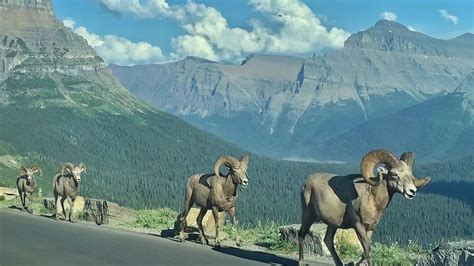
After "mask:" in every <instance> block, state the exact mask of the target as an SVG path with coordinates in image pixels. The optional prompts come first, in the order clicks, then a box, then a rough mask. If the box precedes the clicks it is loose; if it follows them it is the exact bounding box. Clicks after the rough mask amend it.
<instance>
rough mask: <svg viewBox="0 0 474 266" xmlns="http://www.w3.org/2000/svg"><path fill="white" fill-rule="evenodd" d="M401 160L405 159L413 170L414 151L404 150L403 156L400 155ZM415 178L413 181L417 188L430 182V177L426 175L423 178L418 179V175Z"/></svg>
mask: <svg viewBox="0 0 474 266" xmlns="http://www.w3.org/2000/svg"><path fill="white" fill-rule="evenodd" d="M400 160H402V161H404V162H405V163H406V164H407V165H408V166H409V167H410V169H412V170H413V164H414V163H415V153H413V152H404V153H403V154H402V156H400ZM412 179H413V183H414V184H415V187H416V188H420V187H422V186H424V185H426V184H428V182H430V179H431V178H430V177H429V176H427V177H424V178H422V179H417V178H416V177H412Z"/></svg>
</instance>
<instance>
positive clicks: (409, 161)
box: [400, 151, 415, 168]
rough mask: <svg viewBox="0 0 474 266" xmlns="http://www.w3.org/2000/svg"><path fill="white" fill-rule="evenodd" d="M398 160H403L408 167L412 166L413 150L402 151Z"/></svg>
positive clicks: (413, 160)
mask: <svg viewBox="0 0 474 266" xmlns="http://www.w3.org/2000/svg"><path fill="white" fill-rule="evenodd" d="M400 160H402V161H404V162H405V163H406V164H407V165H408V166H409V167H410V168H413V163H414V162H415V154H414V153H413V152H408V151H407V152H404V153H403V154H402V156H400Z"/></svg>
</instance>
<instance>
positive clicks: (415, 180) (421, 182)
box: [412, 176, 431, 188]
mask: <svg viewBox="0 0 474 266" xmlns="http://www.w3.org/2000/svg"><path fill="white" fill-rule="evenodd" d="M412 179H413V184H415V187H416V188H420V187H423V186H425V185H426V184H428V183H429V182H430V180H431V177H429V176H427V177H423V178H421V179H418V178H416V177H413V178H412Z"/></svg>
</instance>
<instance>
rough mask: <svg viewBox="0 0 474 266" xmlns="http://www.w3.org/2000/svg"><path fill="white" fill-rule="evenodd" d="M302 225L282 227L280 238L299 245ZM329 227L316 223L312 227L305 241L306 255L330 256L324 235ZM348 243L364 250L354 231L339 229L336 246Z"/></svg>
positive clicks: (335, 240) (335, 239) (335, 241)
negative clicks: (299, 233)
mask: <svg viewBox="0 0 474 266" xmlns="http://www.w3.org/2000/svg"><path fill="white" fill-rule="evenodd" d="M300 226H301V225H300V224H291V225H285V226H281V227H280V237H281V238H282V239H283V240H285V241H290V242H294V243H295V244H298V230H299V229H300ZM326 228H327V225H325V224H322V223H316V224H313V225H312V226H311V228H310V229H309V232H308V234H307V235H306V237H305V239H304V250H305V253H309V254H313V255H317V256H330V255H331V254H330V253H329V250H328V249H327V247H326V245H325V244H324V235H325V233H326ZM342 242H344V243H348V244H351V245H354V246H357V247H359V248H360V249H361V250H362V246H361V245H360V242H359V239H358V238H357V235H356V233H355V231H354V229H338V230H337V232H336V236H335V238H334V244H335V245H336V248H337V246H338V244H339V243H342Z"/></svg>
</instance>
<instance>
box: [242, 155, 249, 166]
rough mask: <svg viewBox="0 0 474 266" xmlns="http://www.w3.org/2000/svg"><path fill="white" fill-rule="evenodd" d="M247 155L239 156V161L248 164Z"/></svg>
mask: <svg viewBox="0 0 474 266" xmlns="http://www.w3.org/2000/svg"><path fill="white" fill-rule="evenodd" d="M249 159H250V158H249V156H248V155H245V156H244V157H242V158H240V162H241V163H243V164H245V165H248V164H249Z"/></svg>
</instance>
